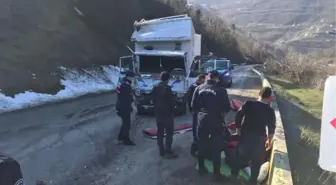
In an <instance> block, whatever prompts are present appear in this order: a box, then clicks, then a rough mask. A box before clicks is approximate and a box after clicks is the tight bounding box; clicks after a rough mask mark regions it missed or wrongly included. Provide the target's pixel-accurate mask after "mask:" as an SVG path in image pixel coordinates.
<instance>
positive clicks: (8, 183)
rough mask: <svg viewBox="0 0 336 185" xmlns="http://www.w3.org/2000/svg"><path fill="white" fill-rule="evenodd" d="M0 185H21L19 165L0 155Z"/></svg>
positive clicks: (11, 159)
mask: <svg viewBox="0 0 336 185" xmlns="http://www.w3.org/2000/svg"><path fill="white" fill-rule="evenodd" d="M0 184H1V185H23V177H22V172H21V168H20V164H19V163H18V162H17V161H16V160H15V159H13V158H11V157H9V156H6V155H4V154H0Z"/></svg>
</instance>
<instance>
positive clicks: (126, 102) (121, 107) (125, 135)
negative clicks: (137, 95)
mask: <svg viewBox="0 0 336 185" xmlns="http://www.w3.org/2000/svg"><path fill="white" fill-rule="evenodd" d="M134 77H135V74H134V72H132V71H126V72H125V77H124V78H123V79H122V80H121V81H120V84H119V85H118V87H117V102H116V110H117V114H118V115H119V116H120V117H121V119H122V125H121V128H120V132H119V135H118V142H119V143H121V144H124V145H135V143H134V142H133V141H132V140H131V139H130V137H129V133H130V129H131V112H132V111H133V108H132V103H133V91H132V86H131V84H132V81H133V80H134Z"/></svg>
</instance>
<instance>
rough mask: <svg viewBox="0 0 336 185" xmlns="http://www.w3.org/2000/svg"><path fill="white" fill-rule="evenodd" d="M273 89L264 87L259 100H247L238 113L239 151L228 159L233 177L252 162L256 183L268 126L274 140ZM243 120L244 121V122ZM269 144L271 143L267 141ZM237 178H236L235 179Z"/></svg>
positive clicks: (252, 172) (252, 175) (269, 135)
mask: <svg viewBox="0 0 336 185" xmlns="http://www.w3.org/2000/svg"><path fill="white" fill-rule="evenodd" d="M271 97H272V89H271V88H269V87H264V88H262V89H261V90H260V92H259V98H258V101H251V100H249V101H246V102H245V103H244V104H243V106H242V107H241V108H240V110H239V111H238V113H237V115H236V120H235V123H236V126H237V132H238V134H240V141H239V144H238V146H237V151H236V152H237V153H236V155H235V156H234V159H231V160H228V161H230V163H232V164H231V165H230V164H229V165H230V166H231V169H232V177H233V178H235V177H237V175H238V172H239V170H240V168H243V167H244V165H246V164H248V162H249V161H251V162H252V164H251V178H250V184H253V185H256V184H257V178H258V175H259V171H260V167H261V165H262V161H261V160H262V155H263V153H264V152H265V144H266V143H265V138H266V127H267V129H268V139H267V142H268V141H272V139H273V135H274V131H275V127H276V125H275V122H276V117H275V112H274V109H273V108H272V107H271V106H270V104H269V103H270V101H271ZM242 120H244V123H243V124H242ZM267 145H268V146H270V145H269V143H267ZM235 180H236V179H235Z"/></svg>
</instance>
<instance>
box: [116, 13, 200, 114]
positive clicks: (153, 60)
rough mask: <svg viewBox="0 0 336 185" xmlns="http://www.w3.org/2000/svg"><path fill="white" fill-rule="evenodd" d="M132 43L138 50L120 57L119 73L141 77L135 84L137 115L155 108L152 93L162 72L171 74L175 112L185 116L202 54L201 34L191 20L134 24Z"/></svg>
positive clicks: (179, 17)
mask: <svg viewBox="0 0 336 185" xmlns="http://www.w3.org/2000/svg"><path fill="white" fill-rule="evenodd" d="M131 41H132V42H133V43H134V48H135V51H132V55H130V56H124V57H121V58H120V70H121V72H122V71H123V70H125V69H127V70H133V71H134V72H135V73H136V74H138V76H137V78H136V80H135V83H134V92H135V93H134V95H135V103H136V106H137V110H138V113H145V112H147V110H148V109H151V108H153V101H152V98H151V94H150V93H151V90H152V88H153V86H154V85H155V84H156V83H158V82H159V81H160V79H159V75H160V73H161V72H162V71H168V72H170V74H171V79H170V82H169V85H170V86H171V87H172V91H173V93H174V95H175V103H176V104H175V105H176V106H175V108H176V113H180V114H184V113H186V110H187V101H186V100H187V98H186V92H187V90H188V87H189V85H190V84H189V78H188V77H189V74H190V69H191V65H192V62H193V60H194V58H195V56H198V55H200V53H201V35H199V34H196V32H195V29H194V26H193V22H192V19H191V18H190V17H189V16H187V15H177V16H171V17H163V18H158V19H153V20H144V19H143V20H141V21H139V22H138V21H135V23H134V32H133V34H132V37H131ZM121 75H122V73H121Z"/></svg>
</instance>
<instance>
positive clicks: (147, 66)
mask: <svg viewBox="0 0 336 185" xmlns="http://www.w3.org/2000/svg"><path fill="white" fill-rule="evenodd" d="M139 60H140V63H139V72H140V73H161V72H162V71H168V72H171V71H173V70H176V69H182V70H185V65H184V57H176V56H148V55H139Z"/></svg>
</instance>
